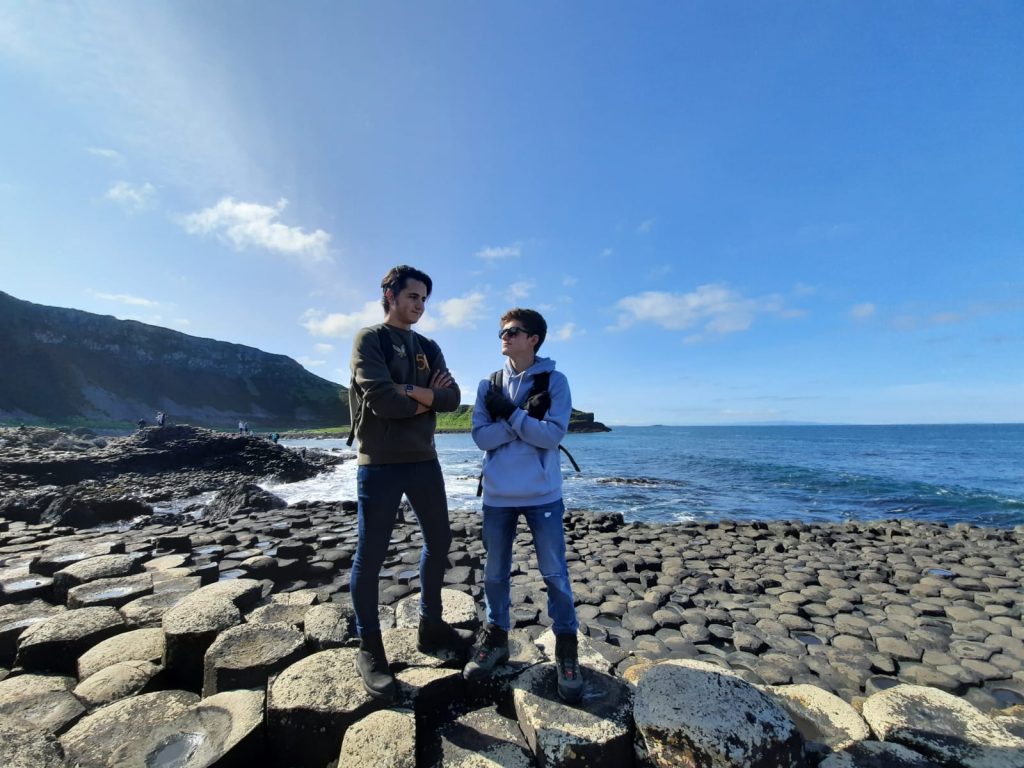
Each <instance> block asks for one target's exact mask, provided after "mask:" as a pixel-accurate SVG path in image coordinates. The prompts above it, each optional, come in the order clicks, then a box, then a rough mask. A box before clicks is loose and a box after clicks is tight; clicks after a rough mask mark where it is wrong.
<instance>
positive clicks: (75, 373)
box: [0, 292, 349, 428]
mask: <svg viewBox="0 0 1024 768" xmlns="http://www.w3.org/2000/svg"><path fill="white" fill-rule="evenodd" d="M0 358H2V359H3V375H2V376H0V421H8V422H25V423H28V424H33V423H56V424H71V423H87V422H92V423H101V424H103V423H118V422H122V423H123V422H129V423H134V422H135V421H136V420H137V419H139V418H140V417H143V418H147V419H152V417H153V414H154V413H155V412H156V411H158V410H160V411H164V412H165V413H166V414H167V415H168V418H169V419H170V420H174V421H186V422H189V423H192V424H201V425H207V426H215V427H224V426H234V424H235V423H236V422H237V421H238V420H240V419H241V420H244V421H247V422H249V423H250V425H251V426H253V427H259V426H265V427H272V428H289V427H297V428H304V427H305V428H315V427H324V426H336V425H339V424H347V423H348V418H349V417H348V404H347V393H346V390H345V388H344V387H341V386H340V385H338V384H335V383H333V382H330V381H327V380H326V379H322V378H320V377H319V376H316V375H314V374H312V373H309V372H308V371H306V370H305V369H304V368H303V367H302V366H301V365H299V364H298V363H297V362H295V361H294V360H292V359H291V358H289V357H286V356H284V355H274V354H269V353H267V352H263V351H261V350H259V349H255V348H253V347H246V346H243V345H241V344H230V343H227V342H223V341H215V340H213V339H202V338H198V337H195V336H189V335H187V334H184V333H179V332H178V331H172V330H169V329H166V328H159V327H157V326H153V325H146V324H145V323H140V322H136V321H134V320H118V319H116V318H114V317H110V316H107V315H96V314H92V313H90V312H83V311H81V310H76V309H62V308H58V307H47V306H42V305H39V304H33V303H31V302H28V301H22V300H20V299H16V298H14V297H13V296H10V295H8V294H6V293H3V292H0Z"/></svg>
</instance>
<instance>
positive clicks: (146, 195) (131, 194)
mask: <svg viewBox="0 0 1024 768" xmlns="http://www.w3.org/2000/svg"><path fill="white" fill-rule="evenodd" d="M104 197H105V198H106V199H107V200H113V201H114V202H115V203H120V204H121V205H123V206H124V207H125V208H127V209H128V210H130V211H144V210H146V209H147V208H151V207H152V205H153V198H154V197H156V187H154V186H153V185H152V184H150V183H149V182H148V181H147V182H145V183H143V184H132V183H131V182H128V181H117V182H114V185H113V186H112V187H111V188H110V189H108V190H107V194H105V195H104Z"/></svg>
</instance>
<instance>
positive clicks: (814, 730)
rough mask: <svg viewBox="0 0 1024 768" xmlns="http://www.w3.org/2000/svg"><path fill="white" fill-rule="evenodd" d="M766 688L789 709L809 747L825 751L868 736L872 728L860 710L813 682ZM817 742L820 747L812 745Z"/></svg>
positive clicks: (817, 750)
mask: <svg viewBox="0 0 1024 768" xmlns="http://www.w3.org/2000/svg"><path fill="white" fill-rule="evenodd" d="M765 690H766V691H767V692H768V693H769V694H771V695H772V696H773V697H774V698H775V700H776V701H777V702H778V703H779V704H781V705H782V708H783V709H785V710H786V711H787V712H788V713H789V715H790V717H791V718H792V719H793V722H794V723H795V724H796V727H797V730H798V731H800V735H801V736H803V738H804V742H805V747H806V748H807V749H808V751H814V752H819V753H821V754H822V755H824V754H828V753H829V752H838V751H840V750H843V749H846V748H847V747H850V746H852V745H853V744H855V743H857V742H859V741H866V740H867V739H870V738H871V729H870V728H868V724H867V723H866V722H864V718H863V717H861V716H860V713H858V712H857V710H855V709H854V708H853V707H851V706H850V705H849V704H847V703H846V702H845V701H843V700H842V699H841V698H839V697H838V696H836V695H835V694H832V693H829V692H828V691H824V690H822V689H821V688H818V687H816V686H813V685H780V686H775V687H770V688H767V689H765ZM816 745H820V747H818V748H817V749H814V747H815V746H816Z"/></svg>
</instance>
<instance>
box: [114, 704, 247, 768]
mask: <svg viewBox="0 0 1024 768" xmlns="http://www.w3.org/2000/svg"><path fill="white" fill-rule="evenodd" d="M264 698H265V694H264V693H263V691H226V692H225V693H218V694H215V695H213V696H210V697H208V698H205V699H203V700H202V701H201V702H199V703H198V704H195V705H194V706H191V707H189V708H188V709H186V710H185V711H184V712H182V713H181V714H180V715H178V716H177V717H175V718H173V719H171V720H168V721H167V722H163V723H160V724H159V725H157V726H156V727H155V728H153V730H152V731H150V732H149V733H146V734H143V735H142V736H140V737H139V738H137V739H134V740H132V741H129V742H128V743H126V744H123V745H121V746H120V747H118V748H117V749H116V750H115V751H114V753H113V755H112V756H111V757H110V763H109V764H110V765H116V766H118V768H152V766H155V765H167V766H170V765H173V766H175V768H207V767H208V766H213V765H217V766H226V765H233V766H241V765H254V766H255V765H266V764H267V760H266V745H265V742H264V729H263V702H264Z"/></svg>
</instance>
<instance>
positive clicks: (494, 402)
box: [484, 384, 516, 421]
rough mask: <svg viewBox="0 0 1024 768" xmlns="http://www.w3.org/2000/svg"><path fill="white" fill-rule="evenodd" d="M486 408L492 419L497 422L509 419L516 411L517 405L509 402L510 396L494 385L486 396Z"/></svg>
mask: <svg viewBox="0 0 1024 768" xmlns="http://www.w3.org/2000/svg"><path fill="white" fill-rule="evenodd" d="M484 407H485V408H487V412H488V413H489V414H491V418H492V419H494V420H495V421H497V420H498V419H507V418H508V417H509V416H511V415H512V414H513V413H515V411H516V404H515V403H513V402H512V401H511V400H509V398H508V395H506V394H505V393H504V392H502V391H501V390H500V389H498V387H496V386H494V385H493V384H492V385H491V388H490V389H488V390H487V392H486V393H485V394H484Z"/></svg>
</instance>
